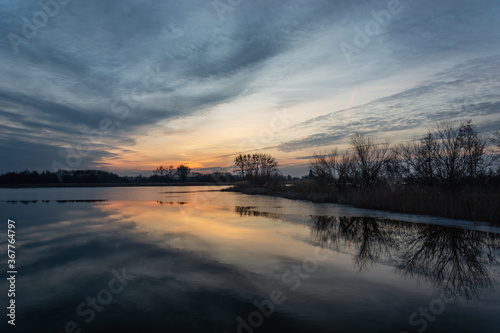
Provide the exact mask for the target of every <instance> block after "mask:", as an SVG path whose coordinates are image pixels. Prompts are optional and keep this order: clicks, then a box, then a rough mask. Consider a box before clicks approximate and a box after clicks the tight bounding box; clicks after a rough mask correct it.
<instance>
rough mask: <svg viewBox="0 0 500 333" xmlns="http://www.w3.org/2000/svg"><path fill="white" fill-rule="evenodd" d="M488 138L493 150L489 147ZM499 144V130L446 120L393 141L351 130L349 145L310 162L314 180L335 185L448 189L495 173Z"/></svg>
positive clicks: (317, 154) (342, 186)
mask: <svg viewBox="0 0 500 333" xmlns="http://www.w3.org/2000/svg"><path fill="white" fill-rule="evenodd" d="M489 143H492V144H493V145H494V146H495V147H496V149H497V151H492V150H489V149H488V146H489ZM499 146H500V131H497V132H495V134H494V136H493V137H492V138H486V137H484V136H482V135H480V134H479V133H478V131H477V129H476V126H475V125H474V124H473V123H472V121H471V120H465V121H462V122H460V123H456V122H449V121H445V122H441V123H439V124H437V125H436V126H435V127H434V128H432V129H430V130H429V131H428V132H427V133H426V134H425V135H424V136H423V137H421V138H414V139H413V140H410V141H407V142H403V143H399V144H397V145H391V144H389V143H381V142H377V141H376V139H375V138H374V137H371V136H368V135H366V134H363V133H355V134H354V135H353V136H352V137H351V138H350V147H349V149H347V150H345V151H340V150H339V149H337V148H333V149H332V150H330V151H328V152H323V153H316V154H314V156H313V158H312V159H311V161H310V164H311V171H312V175H313V176H314V177H315V178H316V179H318V180H319V181H321V182H323V183H327V184H331V185H333V186H335V187H336V188H337V189H338V190H344V189H346V188H347V187H373V186H376V185H379V184H381V183H384V182H385V183H387V182H392V183H400V184H415V185H423V186H427V187H440V188H447V189H453V188H456V187H457V186H462V185H474V184H475V185H477V184H478V183H479V182H480V181H481V180H486V179H488V177H492V176H495V175H499V174H500V168H499V166H498V158H497V157H498V149H499Z"/></svg>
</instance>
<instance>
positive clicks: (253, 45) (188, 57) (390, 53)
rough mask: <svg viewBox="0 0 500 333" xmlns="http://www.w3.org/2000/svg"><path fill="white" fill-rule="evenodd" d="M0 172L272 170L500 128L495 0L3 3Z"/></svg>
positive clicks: (303, 169)
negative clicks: (241, 158)
mask: <svg viewBox="0 0 500 333" xmlns="http://www.w3.org/2000/svg"><path fill="white" fill-rule="evenodd" d="M0 31H1V38H0V75H1V76H0V127H1V131H0V157H1V159H0V172H6V171H16V170H17V171H20V170H24V169H30V170H38V171H42V170H51V171H53V170H54V168H64V169H68V170H69V169H86V168H97V169H106V170H110V171H113V172H117V173H119V174H121V175H125V174H128V175H137V174H143V175H148V174H151V172H152V170H153V169H154V168H155V167H156V166H158V165H160V164H163V165H175V166H177V165H178V164H180V163H184V164H188V165H189V166H190V167H191V168H193V169H195V171H200V172H208V171H215V170H227V171H231V170H232V169H233V168H232V167H231V165H232V163H233V159H234V156H235V155H236V154H238V153H252V152H260V153H268V154H271V155H273V156H275V157H276V158H277V160H278V162H279V163H280V166H281V170H282V172H283V173H284V174H291V175H294V176H301V175H305V174H307V172H308V170H307V169H308V168H307V166H308V164H309V156H311V155H312V154H313V153H314V152H315V151H319V150H324V149H327V148H329V147H331V146H334V145H337V146H345V144H346V143H347V142H348V140H349V136H350V135H351V134H352V133H353V132H354V131H364V132H367V133H370V134H373V135H376V136H377V137H378V138H379V139H380V140H381V141H391V142H397V141H400V140H407V139H411V138H412V137H413V136H414V135H418V134H422V133H423V132H424V131H425V130H426V129H427V128H428V127H431V126H433V125H434V124H435V123H436V122H437V121H440V120H460V119H465V118H472V119H473V121H474V123H475V124H476V125H478V128H479V130H480V131H481V132H483V133H485V134H489V133H491V132H492V131H494V130H497V129H499V128H500V81H499V77H500V75H499V74H500V38H499V31H500V1H498V0H482V1H479V2H474V1H465V0H443V1H430V0H418V1H411V0H401V1H397V0H382V1H376V0H372V1H352V0H345V1H344V0H340V1H320V0H318V1H314V0H310V1H305V0H302V1H283V0H280V1H255V0H220V1H219V0H217V1H212V0H208V1H207V0H204V1H201V0H200V1H197V0H189V1H145V0H142V1H139V0H138V1H97V0H92V1H77V0H71V1H70V0H65V1H62V0H61V1H60V2H57V1H56V0H42V1H40V2H39V1H35V0H26V1H6V0H1V1H0Z"/></svg>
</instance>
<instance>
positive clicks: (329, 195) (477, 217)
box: [223, 181, 500, 225]
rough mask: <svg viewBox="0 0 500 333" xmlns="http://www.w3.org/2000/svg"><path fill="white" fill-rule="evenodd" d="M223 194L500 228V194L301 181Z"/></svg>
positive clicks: (237, 187) (236, 188)
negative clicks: (345, 187)
mask: <svg viewBox="0 0 500 333" xmlns="http://www.w3.org/2000/svg"><path fill="white" fill-rule="evenodd" d="M223 191H232V192H240V193H244V194H260V195H271V196H277V197H282V198H287V199H294V200H307V201H312V202H319V203H339V204H348V205H352V206H354V207H358V208H368V209H377V210H385V211H391V212H397V213H405V214H417V215H429V216H436V217H445V218H450V219H459V220H468V221H478V222H489V223H492V224H495V225H500V210H499V209H498V207H499V206H500V193H498V192H496V193H495V192H488V193H485V192H479V191H464V190H462V191H455V192H451V191H448V192H446V191H438V190H430V189H423V188H417V187H409V186H393V187H389V186H380V187H376V188H367V189H349V190H345V191H342V192H338V191H335V190H331V189H328V190H327V189H325V187H321V186H318V185H317V184H316V183H315V182H313V181H301V182H295V183H290V184H274V185H273V186H267V187H263V186H252V185H249V184H246V183H239V184H236V185H235V186H233V187H231V188H228V189H225V190H223Z"/></svg>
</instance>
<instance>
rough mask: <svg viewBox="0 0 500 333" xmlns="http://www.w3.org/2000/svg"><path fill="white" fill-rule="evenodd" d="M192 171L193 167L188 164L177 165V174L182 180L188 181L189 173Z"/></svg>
mask: <svg viewBox="0 0 500 333" xmlns="http://www.w3.org/2000/svg"><path fill="white" fill-rule="evenodd" d="M190 172H191V168H190V167H188V166H187V165H184V164H181V165H179V166H178V167H177V174H178V175H179V178H180V179H181V181H182V182H185V181H186V178H187V175H188V174H189V173H190Z"/></svg>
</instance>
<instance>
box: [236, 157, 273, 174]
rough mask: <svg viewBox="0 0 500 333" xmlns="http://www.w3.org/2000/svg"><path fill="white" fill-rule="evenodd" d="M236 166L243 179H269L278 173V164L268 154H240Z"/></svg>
mask: <svg viewBox="0 0 500 333" xmlns="http://www.w3.org/2000/svg"><path fill="white" fill-rule="evenodd" d="M234 165H235V167H236V168H237V169H238V172H239V173H240V174H241V176H242V177H243V178H245V177H247V178H250V179H257V178H259V179H268V178H270V177H271V176H273V175H274V174H276V173H277V172H278V162H277V161H276V159H275V158H274V157H272V156H271V155H268V154H253V155H250V154H247V155H242V154H239V155H238V156H236V158H235V159H234Z"/></svg>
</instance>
